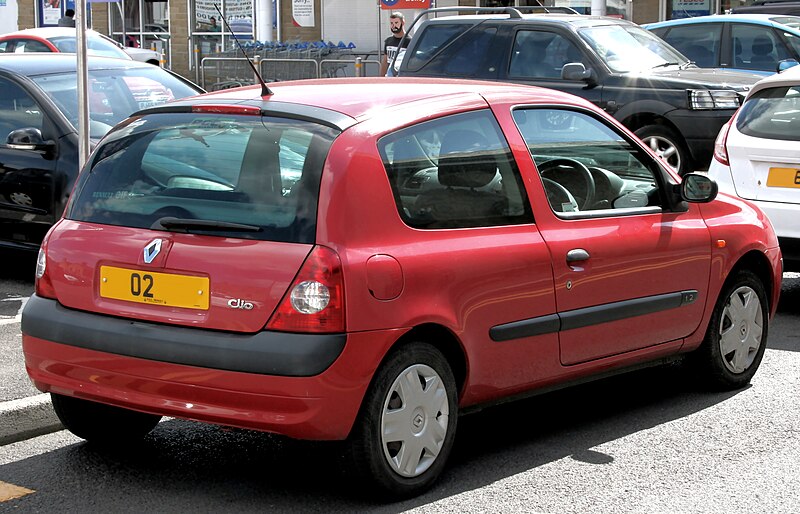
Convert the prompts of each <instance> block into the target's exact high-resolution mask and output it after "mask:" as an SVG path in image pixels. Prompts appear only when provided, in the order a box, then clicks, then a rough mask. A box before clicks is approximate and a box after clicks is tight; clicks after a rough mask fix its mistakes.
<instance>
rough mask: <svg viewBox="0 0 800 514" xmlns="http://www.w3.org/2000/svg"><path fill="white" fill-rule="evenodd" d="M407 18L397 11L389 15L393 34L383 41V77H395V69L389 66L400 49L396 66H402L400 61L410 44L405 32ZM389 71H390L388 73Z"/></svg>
mask: <svg viewBox="0 0 800 514" xmlns="http://www.w3.org/2000/svg"><path fill="white" fill-rule="evenodd" d="M405 26H406V20H405V17H404V16H403V13H401V12H398V11H395V12H393V13H392V14H390V15H389V29H390V30H391V31H392V35H391V36H389V37H387V38H386V40H385V41H384V42H383V61H382V62H381V77H383V76H387V77H394V76H395V73H394V70H392V71H389V66H391V64H392V60H393V59H394V56H395V55H397V53H398V51H399V52H400V55H399V56H398V57H397V61H396V62H395V67H399V66H400V61H401V60H402V59H403V54H404V53H405V51H406V47H407V46H408V38H407V37H406V33H405ZM387 71H388V73H387Z"/></svg>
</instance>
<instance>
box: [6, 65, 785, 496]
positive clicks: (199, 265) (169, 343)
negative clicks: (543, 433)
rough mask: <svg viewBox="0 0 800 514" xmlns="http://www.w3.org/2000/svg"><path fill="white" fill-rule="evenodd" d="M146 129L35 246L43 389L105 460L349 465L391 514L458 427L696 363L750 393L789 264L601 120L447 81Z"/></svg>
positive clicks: (154, 123) (144, 114) (280, 96)
mask: <svg viewBox="0 0 800 514" xmlns="http://www.w3.org/2000/svg"><path fill="white" fill-rule="evenodd" d="M270 87H271V90H270V89H267V88H266V87H265V88H263V89H259V88H258V87H255V88H253V87H251V88H243V89H236V90H227V91H224V92H219V93H214V94H209V95H204V96H199V97H194V98H191V99H187V100H182V101H177V102H173V103H171V104H167V105H164V106H160V107H154V108H151V109H147V110H144V111H140V112H138V113H136V114H135V115H134V116H132V117H131V118H129V119H127V120H126V121H124V122H123V123H122V124H120V125H118V126H117V127H116V128H115V129H114V130H113V131H112V132H111V133H109V135H108V136H106V137H105V139H104V140H103V141H102V142H101V143H100V144H99V145H98V147H97V148H96V149H95V151H94V153H93V154H92V156H91V158H90V160H89V162H88V163H87V165H86V167H85V168H84V170H83V172H82V174H81V176H80V178H79V180H78V183H77V184H76V186H75V189H74V192H73V194H72V196H71V199H70V203H69V206H68V208H67V210H66V212H65V214H64V217H63V219H61V220H60V221H59V222H58V223H57V224H56V225H55V226H54V227H53V228H52V230H51V231H50V232H49V234H48V236H47V237H46V239H45V241H44V243H43V244H42V248H41V252H40V254H39V259H38V266H37V270H36V277H37V280H36V294H35V295H34V296H33V297H32V298H31V299H30V301H29V302H28V303H27V305H26V307H25V310H24V313H23V317H22V331H23V344H24V351H25V358H26V363H27V369H28V373H29V374H30V376H31V378H32V379H33V381H34V382H35V384H36V386H37V387H38V388H39V389H41V390H42V391H45V392H49V393H51V395H52V400H53V405H54V407H55V410H56V412H57V414H58V416H59V417H60V419H61V420H62V422H63V423H64V425H65V426H66V427H67V428H68V429H69V430H70V431H72V432H73V433H74V434H76V435H78V436H79V437H82V438H85V439H87V440H90V441H99V442H103V443H112V444H113V443H118V444H123V443H124V442H125V441H126V440H130V439H134V438H142V437H143V436H144V435H145V434H147V433H149V432H150V431H151V430H152V429H153V428H154V427H156V425H157V423H158V422H159V420H160V418H161V416H173V417H178V418H186V419H192V420H198V421H204V422H209V423H216V424H220V425H228V426H235V427H243V428H249V429H256V430H262V431H268V432H274V433H279V434H284V435H286V436H289V437H293V438H298V439H310V440H343V441H346V442H347V444H348V448H349V450H348V452H347V455H348V456H349V457H350V458H351V459H352V461H353V464H354V466H353V468H354V471H355V472H357V473H361V474H363V476H364V477H365V478H366V479H368V480H370V481H372V482H373V483H374V484H375V485H376V487H375V488H372V489H373V490H375V491H380V492H382V493H383V494H384V495H385V497H391V498H397V497H403V496H409V495H413V494H418V493H419V492H421V491H422V490H424V489H425V488H427V487H429V486H430V485H431V484H432V483H433V482H434V481H435V480H436V478H437V477H438V476H440V475H441V473H442V470H443V468H444V467H445V464H446V461H447V458H448V455H449V453H450V450H451V448H452V445H453V440H454V437H455V433H456V425H457V421H458V416H459V412H460V411H461V410H463V409H465V408H472V407H477V406H482V405H487V404H491V403H494V402H498V401H500V400H504V399H507V398H509V397H516V396H524V395H528V394H533V393H536V392H537V391H542V390H545V389H552V388H553V387H555V386H563V385H568V384H570V383H574V382H583V381H586V380H587V379H588V378H590V377H592V376H601V375H602V376H608V373H609V372H615V371H618V372H623V371H626V370H630V369H633V368H640V367H641V366H642V365H644V364H652V363H663V362H668V361H671V360H676V359H681V360H684V361H686V362H687V364H690V365H692V366H695V367H696V369H697V370H698V371H697V372H698V373H699V374H700V375H701V376H703V377H705V378H707V380H708V381H709V383H711V384H713V385H715V386H716V387H720V388H727V389H734V388H740V387H743V386H745V385H746V384H747V383H748V382H749V381H750V379H751V377H752V376H753V374H754V373H755V372H756V369H757V368H758V366H759V364H760V362H761V358H762V356H763V354H764V349H765V347H766V344H767V333H768V324H769V320H770V319H771V317H772V316H773V315H774V313H775V309H776V304H777V300H778V295H779V292H780V281H781V254H780V251H779V249H778V242H777V239H776V237H775V233H774V232H773V230H772V227H771V226H770V224H769V222H768V221H767V219H766V217H765V216H764V214H763V213H762V212H761V211H760V210H758V208H756V207H754V206H752V205H751V204H749V203H748V202H747V201H744V200H740V199H737V198H733V197H730V196H727V195H723V194H719V195H718V194H717V187H716V184H715V183H714V182H713V180H711V179H709V178H708V177H707V176H704V175H701V174H694V173H690V174H687V175H686V176H685V177H684V178H683V179H682V180H681V179H679V178H678V177H677V176H676V175H675V174H674V173H673V172H671V171H670V170H669V169H668V168H667V167H666V166H665V165H664V163H663V162H662V161H660V160H659V158H658V157H657V156H656V155H655V154H653V153H652V152H651V151H650V150H649V148H647V147H646V146H644V145H643V144H642V143H641V142H640V141H639V140H638V139H636V137H635V136H633V135H632V134H631V133H630V132H629V131H628V130H627V129H625V128H624V127H623V126H622V125H620V124H619V123H617V122H616V121H614V120H613V119H612V118H610V117H609V116H607V115H605V114H604V113H603V112H601V111H600V110H598V109H597V108H595V107H593V106H592V105H591V104H590V103H589V102H587V101H584V100H582V99H580V98H577V97H575V96H571V95H568V94H565V93H560V92H555V91H551V90H546V89H539V88H534V87H527V86H519V85H509V84H498V83H481V82H468V81H457V82H456V81H447V80H435V79H392V80H386V79H341V80H339V79H337V80H321V81H302V82H295V83H292V82H286V83H279V84H274V85H271V86H270Z"/></svg>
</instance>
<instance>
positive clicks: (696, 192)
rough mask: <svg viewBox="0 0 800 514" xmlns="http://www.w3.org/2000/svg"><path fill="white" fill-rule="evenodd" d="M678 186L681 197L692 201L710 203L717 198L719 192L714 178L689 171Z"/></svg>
mask: <svg viewBox="0 0 800 514" xmlns="http://www.w3.org/2000/svg"><path fill="white" fill-rule="evenodd" d="M678 187H680V191H681V198H682V199H683V200H684V201H686V202H692V203H708V202H710V201H711V200H713V199H714V198H716V197H717V193H718V192H719V188H718V187H717V183H716V182H714V179H712V178H711V177H709V176H708V175H704V174H702V173H687V174H686V175H684V176H683V181H682V182H681V183H680V186H678Z"/></svg>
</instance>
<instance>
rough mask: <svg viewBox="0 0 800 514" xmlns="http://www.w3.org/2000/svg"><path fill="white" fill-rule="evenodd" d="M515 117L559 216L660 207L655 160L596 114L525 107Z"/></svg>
mask: <svg viewBox="0 0 800 514" xmlns="http://www.w3.org/2000/svg"><path fill="white" fill-rule="evenodd" d="M514 121H515V122H516V124H517V126H518V127H519V130H520V132H521V134H522V137H523V138H524V139H525V142H526V143H527V145H528V149H529V150H530V152H531V156H532V157H533V160H534V162H535V163H536V167H537V169H538V170H539V174H540V176H541V179H542V182H543V185H544V189H545V192H546V193H547V198H548V200H549V202H550V206H551V208H552V209H553V211H555V212H556V213H557V214H558V215H559V216H562V217H575V216H581V215H582V214H581V213H582V212H583V211H591V212H592V216H597V215H599V216H603V215H605V214H608V215H619V214H623V213H635V212H642V210H641V209H646V211H647V212H650V211H652V210H653V209H660V206H661V205H662V200H661V197H660V196H661V195H660V189H659V187H658V182H657V180H656V176H655V174H654V173H653V170H652V169H651V166H655V164H654V162H653V160H652V159H651V158H650V156H648V155H647V153H646V152H645V151H644V150H642V149H641V148H639V147H638V146H636V145H634V144H632V143H631V142H630V141H628V140H627V139H626V138H624V137H623V136H622V135H621V134H619V133H618V132H617V131H616V130H614V129H613V128H611V127H609V126H608V125H606V124H605V123H603V122H601V121H600V120H598V119H597V118H595V117H593V116H590V115H589V114H586V113H584V112H579V111H573V110H567V109H557V108H529V109H528V108H524V109H516V110H514ZM604 211H605V212H604Z"/></svg>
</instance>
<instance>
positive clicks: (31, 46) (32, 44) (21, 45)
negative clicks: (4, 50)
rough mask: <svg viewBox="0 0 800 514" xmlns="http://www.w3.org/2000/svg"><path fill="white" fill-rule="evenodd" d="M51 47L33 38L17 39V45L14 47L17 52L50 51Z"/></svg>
mask: <svg viewBox="0 0 800 514" xmlns="http://www.w3.org/2000/svg"><path fill="white" fill-rule="evenodd" d="M50 51H51V50H50V48H48V47H47V45H45V44H44V43H42V42H41V41H35V40H33V39H20V40H17V45H16V46H15V47H14V52H15V53H18V54H20V53H30V52H34V53H38V52H50Z"/></svg>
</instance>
